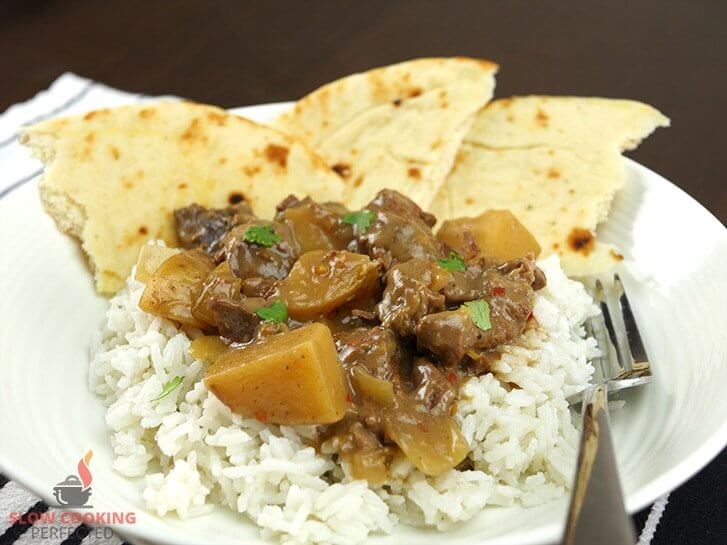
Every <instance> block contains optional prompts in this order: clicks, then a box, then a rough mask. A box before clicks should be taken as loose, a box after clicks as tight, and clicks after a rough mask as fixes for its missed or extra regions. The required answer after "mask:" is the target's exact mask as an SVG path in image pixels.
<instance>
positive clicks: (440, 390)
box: [411, 358, 457, 414]
mask: <svg viewBox="0 0 727 545" xmlns="http://www.w3.org/2000/svg"><path fill="white" fill-rule="evenodd" d="M411 383H412V390H413V393H414V397H415V399H417V400H419V401H421V402H422V404H423V405H424V406H425V407H426V409H427V410H428V411H430V412H432V413H434V414H449V413H450V409H451V408H452V404H453V403H454V400H455V398H456V397H457V390H456V389H455V386H454V384H453V383H452V382H450V381H449V379H448V378H447V377H446V376H445V375H444V373H443V372H442V371H440V370H439V369H437V367H436V366H435V365H434V364H433V363H432V362H430V361H429V360H427V359H426V358H418V359H417V360H416V361H415V362H414V365H413V367H412V370H411Z"/></svg>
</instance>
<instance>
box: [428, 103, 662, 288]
mask: <svg viewBox="0 0 727 545" xmlns="http://www.w3.org/2000/svg"><path fill="white" fill-rule="evenodd" d="M668 125H669V120H668V119H667V118H666V117H665V116H664V115H662V114H661V113H660V112H659V111H657V110H656V109H654V108H652V107H651V106H648V105H646V104H642V103H640V102H634V101H630V100H615V99H603V98H580V97H547V96H526V97H513V98H506V99H501V100H496V101H494V102H492V103H490V104H489V105H487V106H486V107H485V108H484V109H483V110H482V111H481V112H480V113H479V114H478V115H477V117H476V119H475V122H474V123H473V125H472V128H471V129H470V131H469V133H468V134H467V135H466V136H465V138H464V142H463V144H462V146H461V148H460V150H459V152H458V155H457V159H456V161H455V165H454V167H453V169H452V172H451V173H450V175H449V177H448V178H447V180H446V182H445V184H444V186H443V187H442V189H441V191H440V192H439V194H438V195H437V197H436V199H435V201H434V202H433V203H432V207H431V208H432V212H434V213H435V214H436V215H437V217H439V218H440V219H447V218H451V217H459V216H477V215H479V214H480V213H481V212H482V211H483V210H485V209H487V208H495V209H509V210H511V211H512V212H513V213H514V214H515V215H516V216H517V217H518V219H519V220H520V221H522V222H523V224H525V226H526V227H527V228H528V229H529V230H530V231H531V232H532V233H533V235H534V236H535V237H536V238H537V239H538V242H539V243H540V245H541V247H542V248H543V255H544V256H545V255H549V254H551V253H557V254H558V255H559V256H560V257H561V261H562V264H563V268H564V269H565V270H566V272H567V273H568V274H570V275H572V276H579V275H585V274H591V273H597V272H602V271H604V270H607V269H609V268H611V267H612V266H613V265H614V264H615V263H616V262H617V261H619V260H620V259H622V258H621V256H620V254H619V253H618V251H617V249H616V248H614V247H613V246H610V245H608V244H602V243H600V242H598V241H597V240H596V238H595V230H596V227H597V226H598V224H599V223H600V222H602V221H604V220H605V219H606V218H607V216H608V213H609V211H610V208H611V202H612V200H613V197H614V195H615V194H616V193H617V192H618V191H619V190H620V189H621V188H622V187H623V185H624V183H625V167H624V161H623V158H622V157H621V152H623V151H624V150H629V149H633V148H635V147H636V146H637V145H638V144H639V143H640V142H641V140H642V139H644V138H646V137H647V136H648V135H649V134H651V132H652V131H654V130H655V129H656V128H657V127H664V126H668Z"/></svg>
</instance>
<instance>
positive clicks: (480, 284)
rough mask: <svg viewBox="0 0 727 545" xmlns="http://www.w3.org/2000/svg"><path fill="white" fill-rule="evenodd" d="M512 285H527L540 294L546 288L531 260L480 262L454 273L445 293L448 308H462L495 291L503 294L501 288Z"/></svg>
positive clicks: (528, 258)
mask: <svg viewBox="0 0 727 545" xmlns="http://www.w3.org/2000/svg"><path fill="white" fill-rule="evenodd" d="M500 280H502V281H500ZM511 281H512V282H521V283H525V284H527V285H528V286H530V287H531V288H532V289H533V290H539V289H541V288H543V287H544V286H545V274H543V271H541V270H540V268H538V266H537V265H535V261H534V260H533V259H532V256H527V257H526V258H525V259H516V260H513V261H507V262H505V263H503V264H501V265H497V264H496V263H495V262H494V261H492V260H489V259H480V260H479V261H477V262H475V263H470V264H468V265H467V268H466V269H465V270H464V271H452V278H451V281H450V282H449V283H448V284H447V285H446V286H445V288H444V290H442V293H443V294H444V297H445V298H446V300H447V303H448V304H461V303H464V302H465V301H474V300H476V299H482V298H484V297H487V296H489V295H490V294H491V293H492V290H493V289H494V290H495V292H498V291H501V289H500V287H498V286H500V284H503V285H509V283H510V282H511ZM501 287H502V286H501Z"/></svg>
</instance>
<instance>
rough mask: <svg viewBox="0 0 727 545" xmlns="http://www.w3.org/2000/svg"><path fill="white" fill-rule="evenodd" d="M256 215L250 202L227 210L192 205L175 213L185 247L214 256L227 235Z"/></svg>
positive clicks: (178, 231)
mask: <svg viewBox="0 0 727 545" xmlns="http://www.w3.org/2000/svg"><path fill="white" fill-rule="evenodd" d="M254 217H255V215H254V214H253V212H252V209H251V208H250V205H248V204H247V203H246V202H242V203H240V204H237V205H235V206H229V207H227V208H205V207H204V206H200V205H198V204H192V205H190V206H186V207H184V208H178V209H177V210H175V211H174V219H175V221H176V227H177V236H178V237H179V240H180V242H181V243H182V246H184V247H185V248H188V249H189V248H202V249H203V250H204V251H205V252H207V253H208V254H210V255H213V254H214V253H215V252H217V251H218V250H219V249H220V246H221V244H222V240H223V239H224V238H225V236H226V235H227V233H229V232H230V230H231V229H232V228H233V227H235V226H236V225H239V224H241V223H243V222H245V221H249V220H250V219H251V218H254Z"/></svg>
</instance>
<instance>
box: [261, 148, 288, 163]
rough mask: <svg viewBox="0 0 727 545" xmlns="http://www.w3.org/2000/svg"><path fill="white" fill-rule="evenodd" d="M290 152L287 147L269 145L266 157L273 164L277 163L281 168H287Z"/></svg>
mask: <svg viewBox="0 0 727 545" xmlns="http://www.w3.org/2000/svg"><path fill="white" fill-rule="evenodd" d="M289 151H290V150H288V148H287V147H285V146H278V145H277V144H268V145H267V147H266V148H265V157H266V158H267V159H268V161H270V162H272V163H277V164H278V165H279V166H280V167H281V168H285V167H286V166H287V165H288V153H289Z"/></svg>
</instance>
